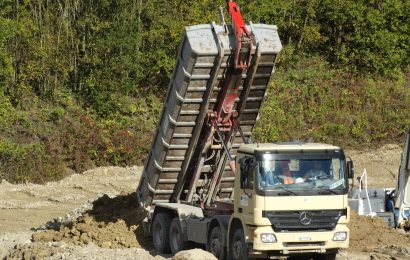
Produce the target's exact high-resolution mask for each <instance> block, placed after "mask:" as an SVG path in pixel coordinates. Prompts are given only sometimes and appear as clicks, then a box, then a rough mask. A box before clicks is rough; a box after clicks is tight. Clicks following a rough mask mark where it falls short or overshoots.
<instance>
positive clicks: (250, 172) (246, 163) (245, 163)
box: [239, 156, 256, 189]
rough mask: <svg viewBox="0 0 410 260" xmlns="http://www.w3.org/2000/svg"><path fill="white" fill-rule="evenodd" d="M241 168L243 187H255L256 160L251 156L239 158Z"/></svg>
mask: <svg viewBox="0 0 410 260" xmlns="http://www.w3.org/2000/svg"><path fill="white" fill-rule="evenodd" d="M239 164H240V168H241V176H240V177H241V188H242V189H253V183H254V177H255V176H254V175H255V166H256V160H255V158H253V157H251V156H245V157H243V158H241V159H240V160H239Z"/></svg>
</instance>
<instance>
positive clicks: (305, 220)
mask: <svg viewBox="0 0 410 260" xmlns="http://www.w3.org/2000/svg"><path fill="white" fill-rule="evenodd" d="M299 222H300V224H302V225H304V226H307V225H309V224H310V222H312V215H311V214H310V213H309V212H306V211H303V212H301V213H300V214H299Z"/></svg>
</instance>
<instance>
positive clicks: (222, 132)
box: [137, 1, 353, 259]
mask: <svg viewBox="0 0 410 260" xmlns="http://www.w3.org/2000/svg"><path fill="white" fill-rule="evenodd" d="M227 11H228V13H229V15H230V17H231V24H230V25H228V24H226V23H225V21H224V19H223V15H221V17H222V24H221V25H217V24H215V23H214V22H213V23H212V24H210V25H196V26H190V27H187V28H186V32H185V35H184V37H183V40H182V44H181V46H180V49H179V54H178V58H177V62H176V66H175V69H174V72H173V75H172V79H171V82H170V84H169V88H168V93H167V96H166V101H165V104H164V107H163V110H162V114H161V118H160V120H159V124H158V127H157V129H156V133H155V136H154V140H153V144H152V148H151V151H150V153H149V156H148V158H147V161H146V163H145V166H144V170H143V173H142V176H141V179H140V183H139V185H138V187H137V199H138V203H139V205H140V206H141V207H142V208H143V209H144V210H145V211H146V214H147V216H146V218H145V220H144V231H145V232H146V233H147V234H148V235H151V236H152V239H153V244H154V246H155V248H156V249H157V250H158V251H160V252H162V253H169V252H171V253H176V252H178V251H180V250H183V249H184V248H186V246H187V245H188V244H191V242H194V243H199V244H202V245H204V246H205V247H206V249H207V250H208V251H210V252H211V253H212V254H214V255H215V256H216V257H217V258H218V259H225V258H229V259H247V258H254V257H270V256H275V255H293V254H312V255H314V256H315V257H316V258H324V259H332V258H335V256H336V253H337V251H338V249H340V248H346V247H347V246H348V241H349V230H348V227H347V223H348V220H349V207H348V200H347V192H348V178H349V177H352V175H353V165H352V162H351V161H348V162H347V161H346V158H345V155H344V153H343V150H342V149H341V148H339V147H336V146H333V145H327V144H317V143H301V142H290V143H285V142H284V143H264V144H258V143H256V144H252V141H251V140H252V139H251V135H252V131H253V129H254V127H255V124H256V122H257V120H258V116H259V111H260V107H261V104H262V102H263V100H264V96H265V92H266V88H267V86H268V83H269V80H270V77H271V74H272V72H273V71H274V65H275V60H276V57H277V55H278V54H279V52H280V51H281V49H282V45H281V42H280V40H279V36H278V32H277V27H276V26H274V25H266V24H253V23H249V24H245V22H244V20H243V19H242V16H241V13H240V11H239V8H238V6H237V5H236V4H235V3H233V2H231V1H228V2H227ZM221 13H222V12H221Z"/></svg>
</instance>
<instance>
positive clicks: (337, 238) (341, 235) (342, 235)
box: [333, 232, 347, 241]
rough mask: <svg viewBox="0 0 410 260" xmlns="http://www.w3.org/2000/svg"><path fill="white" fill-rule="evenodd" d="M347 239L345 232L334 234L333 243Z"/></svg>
mask: <svg viewBox="0 0 410 260" xmlns="http://www.w3.org/2000/svg"><path fill="white" fill-rule="evenodd" d="M346 239H347V232H336V233H335V234H334V236H333V241H345V240H346Z"/></svg>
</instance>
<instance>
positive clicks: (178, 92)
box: [137, 23, 282, 207]
mask: <svg viewBox="0 0 410 260" xmlns="http://www.w3.org/2000/svg"><path fill="white" fill-rule="evenodd" d="M247 28H248V30H249V31H250V32H251V33H252V34H253V39H254V45H253V49H252V57H251V63H252V66H251V67H250V68H249V69H248V71H244V73H243V75H242V79H243V80H242V85H241V87H240V92H241V91H242V90H243V89H248V90H249V91H247V92H245V93H240V94H239V95H238V98H237V99H236V100H235V102H236V104H235V106H234V109H238V107H242V109H240V111H238V113H239V115H240V125H241V128H242V130H243V132H244V135H245V136H246V137H250V136H251V133H252V130H253V128H254V126H255V124H256V122H257V120H258V114H259V110H260V106H261V104H262V101H263V99H264V95H265V91H266V88H267V85H268V82H269V79H270V76H271V73H272V71H273V69H274V62H275V59H276V55H277V54H278V53H279V51H280V50H281V48H282V46H281V43H280V40H279V36H278V33H277V27H276V26H274V25H265V24H250V25H247ZM228 31H229V33H227V32H226V31H225V27H224V26H219V25H216V24H214V23H213V24H211V25H196V26H190V27H187V28H186V32H185V35H184V38H183V40H182V44H181V47H180V50H179V54H178V58H177V62H176V66H175V69H174V72H173V76H172V79H171V82H170V84H169V87H168V93H167V97H166V101H165V103H164V107H163V110H162V114H161V119H160V121H159V125H158V127H157V129H156V133H155V137H154V140H153V145H152V148H151V151H150V154H149V156H148V159H147V161H146V163H145V167H144V170H143V174H142V177H141V181H140V183H139V186H138V188H137V197H138V201H139V202H140V204H141V206H144V207H148V206H150V205H152V204H156V203H159V202H170V201H171V200H173V201H178V200H179V198H175V195H176V194H181V193H182V196H183V197H185V198H186V197H187V196H186V194H185V195H184V192H186V191H185V190H183V191H176V190H175V189H176V187H178V189H182V188H183V187H186V186H187V185H185V184H182V185H181V183H180V182H181V178H182V176H190V174H189V171H193V169H192V167H190V165H191V166H192V162H191V161H192V160H193V159H195V158H193V156H194V154H196V153H198V152H196V150H195V149H196V147H197V143H198V139H199V136H200V134H201V131H202V129H203V127H204V121H205V117H206V115H207V113H208V112H212V111H214V110H215V109H216V108H215V105H216V103H217V101H218V100H217V99H218V96H219V91H220V89H221V86H223V84H224V80H225V79H226V76H227V71H228V69H229V66H232V60H233V56H234V54H233V50H234V49H235V36H234V34H233V33H231V32H230V31H231V28H229V30H228ZM245 85H246V88H245ZM242 140H243V139H242V137H241V136H240V135H239V133H237V134H236V135H235V138H234V139H233V142H232V143H231V145H230V149H231V153H232V154H233V155H235V154H236V151H237V149H238V147H239V145H240V144H241V143H242V142H243V141H242ZM195 160H196V159H195ZM210 168H211V167H206V164H204V169H203V170H202V171H210V170H211V169H210ZM223 169H225V170H224V172H223V174H222V178H221V183H220V185H218V187H217V189H218V191H219V193H218V194H219V195H218V197H219V198H221V199H229V198H231V197H232V191H233V189H232V187H233V180H234V175H233V173H232V171H231V169H230V168H229V167H223ZM184 181H186V182H191V179H189V178H184ZM178 182H179V185H177V183H178ZM189 199H191V197H190V196H189Z"/></svg>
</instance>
